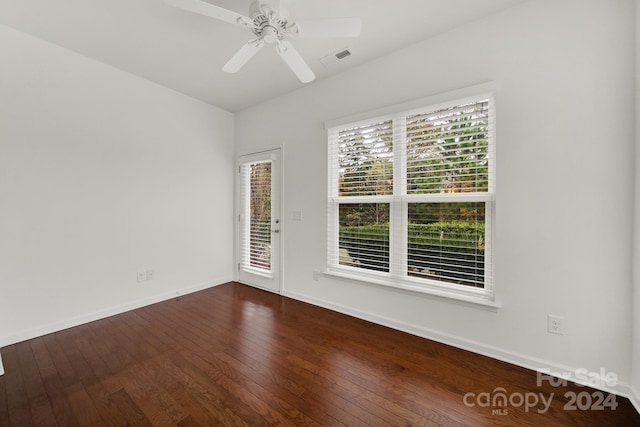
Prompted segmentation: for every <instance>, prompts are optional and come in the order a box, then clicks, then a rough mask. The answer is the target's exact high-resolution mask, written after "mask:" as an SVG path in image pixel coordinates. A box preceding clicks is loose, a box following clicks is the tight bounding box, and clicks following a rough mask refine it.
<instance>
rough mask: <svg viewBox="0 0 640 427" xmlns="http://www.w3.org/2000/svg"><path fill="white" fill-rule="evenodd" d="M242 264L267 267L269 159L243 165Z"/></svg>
mask: <svg viewBox="0 0 640 427" xmlns="http://www.w3.org/2000/svg"><path fill="white" fill-rule="evenodd" d="M242 186H243V190H244V192H245V195H244V200H245V204H244V218H245V221H244V223H243V225H244V226H243V227H242V238H243V239H242V240H243V242H242V254H241V257H242V265H243V267H251V268H259V269H262V270H269V271H270V270H271V162H270V161H265V162H256V163H248V164H245V165H243V183H242Z"/></svg>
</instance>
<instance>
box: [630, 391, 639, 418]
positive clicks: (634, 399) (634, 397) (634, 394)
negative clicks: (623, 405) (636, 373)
mask: <svg viewBox="0 0 640 427" xmlns="http://www.w3.org/2000/svg"><path fill="white" fill-rule="evenodd" d="M628 397H629V400H630V401H631V403H632V404H633V406H634V407H635V408H636V411H638V413H639V414H640V390H638V389H637V388H636V387H635V386H631V387H629V396H628Z"/></svg>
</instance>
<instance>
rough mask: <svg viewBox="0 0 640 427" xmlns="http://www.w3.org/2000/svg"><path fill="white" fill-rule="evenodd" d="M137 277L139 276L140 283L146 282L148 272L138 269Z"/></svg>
mask: <svg viewBox="0 0 640 427" xmlns="http://www.w3.org/2000/svg"><path fill="white" fill-rule="evenodd" d="M137 277H138V283H140V282H144V281H145V280H147V274H146V273H145V272H144V271H138V273H137Z"/></svg>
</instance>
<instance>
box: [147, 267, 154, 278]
mask: <svg viewBox="0 0 640 427" xmlns="http://www.w3.org/2000/svg"><path fill="white" fill-rule="evenodd" d="M146 278H147V280H153V279H155V278H156V272H155V270H153V269H151V270H147V274H146Z"/></svg>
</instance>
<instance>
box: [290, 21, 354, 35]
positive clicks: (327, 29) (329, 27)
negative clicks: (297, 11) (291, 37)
mask: <svg viewBox="0 0 640 427" xmlns="http://www.w3.org/2000/svg"><path fill="white" fill-rule="evenodd" d="M295 25H296V26H297V32H298V37H309V38H316V37H318V38H342V37H358V36H359V35H360V33H361V32H362V20H361V19H360V18H331V19H314V20H310V21H298V22H296V24H295Z"/></svg>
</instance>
